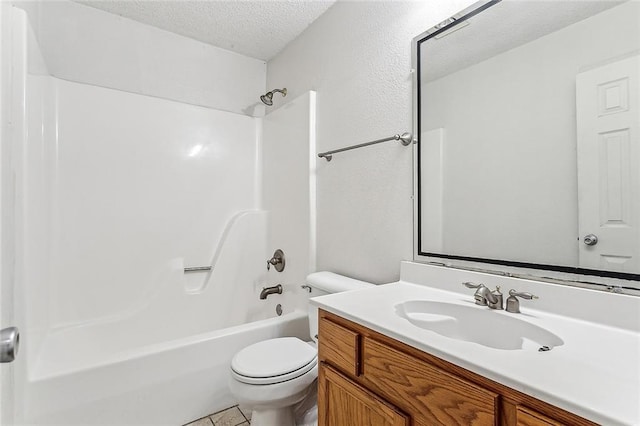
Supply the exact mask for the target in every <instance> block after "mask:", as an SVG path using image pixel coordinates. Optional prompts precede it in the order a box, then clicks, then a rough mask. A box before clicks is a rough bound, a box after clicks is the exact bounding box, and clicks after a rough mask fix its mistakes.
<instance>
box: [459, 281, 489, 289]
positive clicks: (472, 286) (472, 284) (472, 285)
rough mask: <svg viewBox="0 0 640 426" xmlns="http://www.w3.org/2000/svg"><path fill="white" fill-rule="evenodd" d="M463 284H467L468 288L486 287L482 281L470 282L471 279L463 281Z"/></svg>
mask: <svg viewBox="0 0 640 426" xmlns="http://www.w3.org/2000/svg"><path fill="white" fill-rule="evenodd" d="M462 285H463V286H465V287H466V288H482V287H486V286H485V285H484V284H482V283H480V284H476V283H472V282H469V281H465V282H463V283H462Z"/></svg>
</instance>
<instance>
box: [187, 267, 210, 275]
mask: <svg viewBox="0 0 640 426" xmlns="http://www.w3.org/2000/svg"><path fill="white" fill-rule="evenodd" d="M211 269H213V268H212V267H211V266H191V267H189V268H184V273H185V274H186V273H188V272H203V271H210V270H211Z"/></svg>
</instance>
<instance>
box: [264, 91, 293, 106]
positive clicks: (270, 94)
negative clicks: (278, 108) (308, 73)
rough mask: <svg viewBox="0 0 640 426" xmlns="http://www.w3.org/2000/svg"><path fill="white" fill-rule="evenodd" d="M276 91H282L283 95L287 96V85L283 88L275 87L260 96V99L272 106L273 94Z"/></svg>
mask: <svg viewBox="0 0 640 426" xmlns="http://www.w3.org/2000/svg"><path fill="white" fill-rule="evenodd" d="M276 92H280V93H282V97H285V96H287V88H286V87H285V88H283V89H273V90H272V91H270V92H267V93H265V94H264V95H262V96H260V100H261V101H262V103H263V104H265V105H268V106H271V105H273V94H274V93H276Z"/></svg>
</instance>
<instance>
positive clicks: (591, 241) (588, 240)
mask: <svg viewBox="0 0 640 426" xmlns="http://www.w3.org/2000/svg"><path fill="white" fill-rule="evenodd" d="M582 241H583V242H584V243H585V244H586V245H588V246H595V245H596V244H598V237H597V236H596V235H593V234H589V235H585V237H584V240H582Z"/></svg>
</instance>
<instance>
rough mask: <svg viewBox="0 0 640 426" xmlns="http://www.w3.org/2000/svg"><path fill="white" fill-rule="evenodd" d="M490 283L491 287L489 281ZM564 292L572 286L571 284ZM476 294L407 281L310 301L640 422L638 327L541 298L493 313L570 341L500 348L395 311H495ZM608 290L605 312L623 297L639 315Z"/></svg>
mask: <svg viewBox="0 0 640 426" xmlns="http://www.w3.org/2000/svg"><path fill="white" fill-rule="evenodd" d="M501 279H502V280H504V278H501ZM485 282H486V281H485ZM458 283H459V281H458ZM516 283H517V284H519V285H520V287H522V285H523V281H522V280H520V281H516ZM527 283H528V285H529V287H527V288H525V289H524V290H525V291H533V290H532V288H531V286H535V285H536V284H531V283H530V282H527ZM540 285H541V286H542V287H541V288H537V289H536V290H538V292H542V293H544V294H545V296H546V297H550V296H549V292H551V293H552V292H553V291H554V288H548V286H550V285H549V284H544V283H540ZM487 286H490V285H489V284H488V283H487ZM552 287H553V286H552ZM555 287H561V286H555ZM452 288H453V287H452ZM503 288H504V287H503ZM516 288H517V287H516ZM518 289H519V290H521V288H518ZM558 290H559V291H560V292H561V293H562V292H564V291H566V289H564V288H560V289H558ZM585 291H586V292H588V293H586V299H585V300H586V301H585V300H582V299H581V296H580V294H581V293H579V292H585ZM473 292H474V290H468V289H464V290H463V291H457V288H456V291H445V290H443V289H441V288H440V289H438V288H433V287H430V286H427V285H424V283H422V284H413V283H409V282H405V281H400V282H397V283H391V284H385V285H379V286H375V287H371V288H367V289H363V290H355V291H348V292H344V293H337V294H331V295H327V296H321V297H316V298H313V299H311V304H312V305H315V306H317V307H319V308H322V309H324V310H326V311H329V312H332V313H334V314H337V315H340V316H342V317H344V318H346V319H349V320H351V321H354V322H356V323H358V324H362V325H364V326H366V327H369V328H371V329H372V330H375V331H377V332H379V333H382V334H384V335H386V336H389V337H391V338H394V339H396V340H399V341H401V342H403V343H406V344H408V345H410V346H413V347H415V348H417V349H420V350H422V351H424V352H427V353H429V354H432V355H435V356H438V357H440V358H442V359H444V360H447V361H449V362H452V363H454V364H456V365H459V366H461V367H464V368H466V369H468V370H470V371H473V372H475V373H478V374H480V375H482V376H485V377H487V378H489V379H492V380H494V381H496V382H498V383H502V384H504V385H506V386H509V387H511V388H513V389H516V390H518V391H521V392H523V393H526V394H528V395H531V396H533V397H535V398H538V399H540V400H542V401H545V402H547V403H550V404H553V405H556V406H558V407H560V408H563V409H565V410H567V411H570V412H573V413H575V414H577V415H579V416H582V417H585V418H587V419H589V420H592V421H594V422H596V423H601V424H603V425H629V426H637V425H640V332H638V330H637V329H635V328H634V327H631V328H626V327H620V326H617V324H616V322H615V321H613V323H614V325H612V324H602V323H600V322H598V323H596V322H592V321H588V320H586V319H585V318H580V317H576V316H572V317H569V316H562V315H558V314H557V313H554V312H549V311H541V310H535V309H532V308H531V307H532V306H536V302H537V301H523V302H521V310H522V313H521V314H510V313H507V312H505V311H494V312H495V314H496V315H515V316H517V318H518V319H519V320H522V321H526V322H530V323H532V324H535V325H538V326H540V327H543V328H545V329H547V330H548V331H551V332H552V333H555V334H556V335H558V336H559V337H561V338H562V339H563V341H564V344H563V345H561V346H556V347H554V348H553V349H552V350H550V351H548V352H538V351H537V350H535V349H533V350H532V349H530V348H525V349H521V350H502V349H494V348H490V347H487V346H482V345H479V344H477V343H473V342H466V341H460V340H455V339H452V338H448V337H445V336H442V335H439V334H437V333H435V332H433V331H429V330H426V329H423V328H420V327H418V326H415V325H413V324H411V323H410V322H409V321H408V320H406V319H404V318H402V317H400V316H398V315H397V314H396V308H395V307H396V306H397V305H399V304H401V303H403V302H406V301H410V300H432V301H438V302H449V303H456V304H461V305H464V306H473V307H477V308H478V309H488V308H486V307H480V306H476V305H474V304H472V302H473ZM570 292H578V293H576V294H578V296H577V298H576V297H575V296H574V297H573V298H572V299H571V300H567V301H566V303H567V304H575V303H582V304H587V305H588V304H589V303H592V301H593V300H601V299H594V294H593V292H589V291H588V290H582V289H570ZM505 293H506V291H505ZM603 295H604V296H605V300H606V302H607V305H606V306H600V307H599V309H600V310H612V311H611V312H612V313H613V312H615V309H616V306H612V305H611V301H612V300H614V301H615V300H620V301H621V306H622V307H624V308H625V309H629V307H631V308H632V309H635V307H636V306H637V307H638V310H635V311H633V312H628V313H627V315H630V316H631V318H632V320H633V319H634V318H636V319H637V318H638V315H639V314H638V312H640V298H632V299H611V298H607V297H609V295H608V294H606V293H603ZM595 297H598V295H597V294H596V295H595ZM627 297H632V296H627ZM541 298H542V297H541ZM589 298H591V299H592V300H591V301H589V300H588V299H589ZM505 299H506V296H505ZM543 306H544V304H543ZM601 314H602V313H601V312H600V313H599V314H598V315H601ZM596 316H597V315H596ZM496 332H498V333H499V332H500V330H496Z"/></svg>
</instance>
